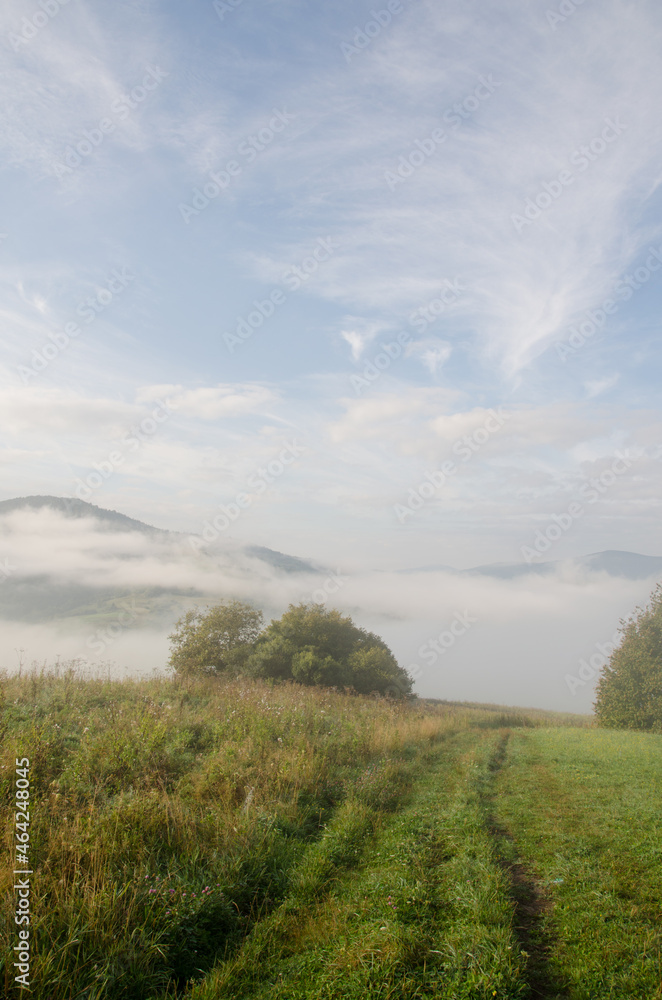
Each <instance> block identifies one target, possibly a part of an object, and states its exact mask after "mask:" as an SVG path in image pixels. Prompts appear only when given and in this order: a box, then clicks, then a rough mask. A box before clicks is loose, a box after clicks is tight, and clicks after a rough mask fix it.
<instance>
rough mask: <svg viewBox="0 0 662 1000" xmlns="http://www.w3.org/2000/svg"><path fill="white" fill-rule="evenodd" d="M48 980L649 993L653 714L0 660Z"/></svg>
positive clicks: (83, 994)
mask: <svg viewBox="0 0 662 1000" xmlns="http://www.w3.org/2000/svg"><path fill="white" fill-rule="evenodd" d="M1 698H2V704H1V709H2V715H1V722H0V728H1V731H2V750H1V757H2V759H1V760H0V789H1V791H2V795H1V797H0V798H1V803H2V830H3V837H4V846H5V847H6V854H5V856H6V857H7V858H9V859H10V861H11V864H10V865H8V866H6V868H5V870H4V871H3V873H2V885H1V887H0V891H1V892H2V897H3V900H4V903H5V904H6V905H4V906H3V915H2V953H1V959H0V960H1V962H2V965H1V967H0V984H2V985H3V988H4V995H6V996H7V997H8V998H11V1000H14V998H17V997H19V996H21V995H23V996H24V995H26V993H25V992H24V991H23V990H21V988H20V987H19V986H18V985H17V984H16V983H15V982H14V975H15V970H14V966H13V963H14V961H15V957H14V947H15V945H16V944H17V942H18V937H17V934H18V928H17V927H16V925H15V924H14V919H13V914H14V910H15V906H16V901H15V900H16V896H15V890H14V889H13V888H12V887H13V885H14V881H13V880H14V875H13V866H14V858H15V838H14V820H15V799H14V796H15V790H16V785H15V761H16V759H19V760H20V759H22V758H28V759H29V760H30V824H29V831H30V848H29V851H30V854H29V860H30V865H31V871H32V874H31V876H30V881H31V903H30V906H31V910H30V913H31V924H30V947H31V957H30V985H31V995H32V996H34V997H36V998H39V1000H41V998H44V1000H120V998H122V1000H166V998H167V1000H176V998H177V1000H212V998H243V997H246V998H255V1000H257V998H260V1000H272V998H273V1000H275V998H281V1000H286V998H287V1000H313V998H315V1000H327V998H328V1000H336V998H337V1000H340V998H348V1000H352V998H357V1000H358V998H359V997H361V998H363V997H375V998H376V997H379V998H383V1000H388V998H414V997H416V998H430V1000H432V998H448V1000H451V998H453V1000H464V998H480V1000H483V998H486V1000H489V998H493V997H500V998H519V997H521V998H526V997H547V998H553V997H569V998H574V1000H584V998H585V1000H589V998H590V1000H598V998H599V1000H603V998H613V1000H620V998H626V997H627V998H641V1000H652V998H655V997H662V975H661V965H660V945H661V938H662V934H661V931H660V927H661V926H662V924H661V921H660V917H661V916H662V912H661V910H662V907H661V906H660V899H661V898H662V838H661V834H662V804H661V803H662V795H661V794H660V793H661V792H662V736H660V735H650V734H642V733H628V732H620V731H619V732H616V731H612V730H601V729H597V728H595V727H594V726H593V724H592V721H591V719H589V718H587V717H580V716H570V715H567V716H564V715H560V714H554V713H545V712H542V711H535V710H522V709H507V708H501V707H498V706H486V705H468V704H463V705H454V704H448V703H444V702H436V703H431V702H425V701H419V700H413V701H408V702H393V701H390V700H387V699H380V698H374V697H358V696H354V695H350V694H345V693H339V692H336V691H331V690H327V689H319V688H306V687H301V686H298V685H295V684H281V685H274V684H269V683H265V682H256V681H248V680H238V681H237V680H219V679H218V678H208V679H191V678H188V679H179V680H177V679H169V678H166V677H155V678H153V679H151V680H143V681H130V680H123V681H112V680H109V679H108V678H106V679H103V678H100V677H99V678H96V679H90V678H87V679H86V678H85V677H83V676H82V675H81V674H80V673H78V672H77V671H76V669H75V668H74V667H73V666H72V667H67V666H65V667H62V668H59V669H58V670H47V669H33V670H32V671H30V672H28V673H25V672H24V673H23V674H22V676H20V677H18V676H12V677H9V676H5V677H3V678H2V683H1Z"/></svg>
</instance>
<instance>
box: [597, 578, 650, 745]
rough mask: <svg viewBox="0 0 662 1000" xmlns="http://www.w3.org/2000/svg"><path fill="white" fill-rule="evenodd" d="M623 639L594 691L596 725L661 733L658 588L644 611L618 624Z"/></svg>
mask: <svg viewBox="0 0 662 1000" xmlns="http://www.w3.org/2000/svg"><path fill="white" fill-rule="evenodd" d="M621 630H622V633H623V639H622V641H621V644H620V646H619V647H618V648H617V649H616V650H615V651H614V653H613V654H612V656H611V659H610V661H609V663H608V664H607V666H606V667H605V668H604V670H603V672H602V674H601V676H600V680H599V681H598V686H597V690H596V701H595V712H596V716H597V718H598V722H599V723H600V724H601V725H603V726H609V727H611V728H615V729H644V730H656V731H662V585H660V584H658V586H657V588H656V589H655V591H654V592H653V594H652V595H651V600H650V603H649V605H648V606H647V607H646V608H637V609H636V611H635V612H634V614H633V615H631V616H630V618H629V619H627V620H625V621H622V622H621Z"/></svg>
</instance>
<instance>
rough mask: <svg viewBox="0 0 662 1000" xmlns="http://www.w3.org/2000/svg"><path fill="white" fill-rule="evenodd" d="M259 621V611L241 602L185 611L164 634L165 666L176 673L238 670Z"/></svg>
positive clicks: (250, 645)
mask: <svg viewBox="0 0 662 1000" xmlns="http://www.w3.org/2000/svg"><path fill="white" fill-rule="evenodd" d="M263 624H264V618H263V615H262V612H261V611H257V610H256V609H255V608H253V607H251V605H250V604H244V603H243V602H242V601H227V602H226V603H225V604H219V605H217V606H216V607H214V608H207V609H206V613H205V612H204V611H202V610H200V609H199V608H194V609H193V610H191V611H187V612H186V614H185V615H183V617H182V618H180V619H179V620H178V621H177V622H176V623H175V631H174V632H172V634H171V635H169V636H168V638H169V639H170V640H171V643H172V650H171V653H170V660H169V661H168V662H169V666H171V667H172V668H173V669H174V670H175V671H176V673H178V674H204V673H208V674H221V673H227V672H228V671H235V672H237V673H239V672H241V670H242V668H243V666H244V664H245V663H246V660H247V658H248V656H249V654H250V652H251V650H252V648H253V643H254V642H255V640H256V639H257V637H258V635H259V634H260V632H261V630H262V626H263Z"/></svg>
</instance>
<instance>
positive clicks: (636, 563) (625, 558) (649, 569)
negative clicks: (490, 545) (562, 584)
mask: <svg viewBox="0 0 662 1000" xmlns="http://www.w3.org/2000/svg"><path fill="white" fill-rule="evenodd" d="M567 566H571V567H575V568H577V569H580V570H584V571H585V572H588V573H607V574H608V575H609V576H617V577H621V578H624V579H626V580H648V579H649V578H651V577H655V576H659V577H662V556H644V555H641V554H640V553H638V552H625V551H621V550H618V549H606V550H605V551H604V552H592V553H591V554H590V555H587V556H578V557H576V558H574V559H555V560H550V561H548V562H540V563H488V564H487V565H485V566H474V567H472V568H471V569H453V568H452V567H450V566H445V565H435V566H422V567H419V568H418V569H414V570H407V571H406V572H408V573H434V572H436V573H454V574H457V575H458V576H490V577H496V578H497V579H500V580H514V579H516V578H517V577H519V576H547V575H550V574H553V573H557V572H558V571H559V570H560V569H562V568H563V567H567Z"/></svg>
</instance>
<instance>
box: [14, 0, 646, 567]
mask: <svg viewBox="0 0 662 1000" xmlns="http://www.w3.org/2000/svg"><path fill="white" fill-rule="evenodd" d="M561 7H563V10H564V11H568V10H572V11H574V12H572V13H570V14H568V13H566V14H563V15H559V16H557V15H555V12H557V13H558V11H559V10H560V9H561ZM373 11H376V12H377V14H378V15H379V17H378V19H377V20H376V19H375V16H374V14H373V13H371V12H373ZM661 36H662V11H660V8H659V6H658V5H656V4H655V3H653V2H645V0H644V2H640V3H637V4H636V5H635V4H632V3H627V2H623V0H605V2H602V3H600V4H598V3H596V2H590V0H587V2H586V3H582V4H577V5H575V6H573V4H572V3H569V4H568V3H566V4H565V5H561V4H560V3H559V4H557V3H555V2H552V0H545V2H532V3H529V4H526V5H522V4H521V3H515V2H507V0H497V2H489V3H488V2H486V0H480V2H462V3H460V2H459V0H457V2H455V0H452V2H450V3H447V4H444V5H440V4H437V3H433V2H423V0H418V2H407V0H402V3H397V2H395V0H394V2H393V3H392V4H391V7H390V8H389V7H388V4H386V3H383V4H382V3H378V4H376V5H375V4H374V3H360V4H357V3H356V2H353V3H348V2H347V3H346V2H342V0H339V2H337V3H334V4H332V5H322V4H318V5H313V4H310V3H305V2H298V0H278V2H275V0H274V2H268V0H241V2H240V3H238V4H235V5H231V4H222V3H217V4H216V6H214V4H213V3H211V2H209V3H206V2H205V3H196V4H191V5H183V4H175V3H166V2H163V0H161V2H124V3H110V2H104V0H101V2H97V3H94V4H92V3H86V2H84V0H69V2H68V3H65V4H62V5H60V4H58V2H57V0H43V4H42V6H40V5H39V3H36V2H35V3H29V4H26V3H24V2H19V0H6V2H5V4H4V5H3V13H2V22H1V25H0V44H1V45H2V46H3V55H4V59H5V64H6V66H7V67H8V72H6V74H5V75H4V76H3V78H2V82H1V83H0V87H1V88H2V90H3V93H2V95H1V96H2V107H3V119H2V125H1V128H0V143H1V146H2V149H1V157H2V159H1V162H2V191H3V199H2V200H3V207H2V213H1V215H0V232H1V233H2V239H1V240H0V260H1V261H2V264H3V267H2V284H1V286H0V295H1V299H0V322H1V324H2V333H3V336H2V354H1V355H0V379H1V380H2V388H3V392H2V401H1V402H0V407H1V408H2V414H1V417H2V421H1V424H0V426H1V427H2V431H1V435H0V445H1V450H0V461H1V462H2V472H3V484H4V485H3V496H5V497H11V496H18V495H23V494H29V493H51V494H56V495H76V493H77V492H78V495H81V496H82V497H83V498H85V499H89V500H91V502H93V503H96V504H98V505H100V506H103V507H111V508H115V509H118V510H122V511H123V512H125V513H127V514H130V515H132V516H134V517H139V518H142V519H143V520H146V521H148V522H150V523H155V524H158V525H159V526H162V527H171V528H177V529H180V530H185V531H201V530H202V528H203V525H204V523H205V521H207V520H209V519H211V518H213V517H215V516H218V512H219V511H222V510H223V509H227V508H228V505H231V504H233V503H235V502H236V500H237V496H238V495H242V496H245V497H246V496H247V497H248V498H249V501H248V502H247V503H246V504H245V506H243V507H242V508H241V514H240V515H239V516H238V517H237V518H236V519H235V520H234V521H233V522H232V523H231V524H230V525H229V527H228V528H227V530H226V531H225V535H224V537H226V536H227V538H228V540H231V541H233V542H240V543H255V544H262V545H268V546H270V547H272V548H275V549H279V550H281V551H286V552H290V553H292V554H296V555H301V556H307V557H312V558H316V559H318V560H320V561H326V562H330V561H332V560H334V559H342V560H344V561H345V563H346V564H352V563H353V564H356V565H362V566H370V567H374V568H382V569H399V568H404V567H407V566H420V565H426V564H433V563H444V564H450V565H454V566H458V567H464V566H470V565H475V564H478V563H484V562H490V561H496V560H503V561H519V560H521V559H522V558H523V557H524V555H523V553H524V550H525V549H526V547H527V546H528V548H529V549H530V548H531V546H532V544H533V539H534V538H535V537H538V536H536V531H542V532H543V534H545V532H547V530H548V528H549V526H550V525H553V524H558V522H559V520H560V521H561V522H563V520H564V518H565V517H566V516H567V510H568V507H569V505H570V504H571V503H573V502H579V500H580V499H581V495H582V494H581V491H582V488H583V487H586V484H587V483H589V482H590V481H591V479H595V478H596V477H600V476H603V477H605V478H604V479H603V480H600V482H601V484H603V485H604V490H600V492H599V496H598V499H597V500H596V501H595V502H593V503H588V504H584V509H583V510H582V513H581V514H580V515H578V516H577V517H571V523H570V526H569V527H568V528H567V529H565V528H561V529H560V532H561V533H560V536H559V537H558V538H555V537H554V538H552V539H551V542H552V544H551V545H550V547H549V549H548V550H545V558H562V557H565V556H572V555H580V554H583V553H587V552H592V551H596V550H600V549H606V548H622V549H633V550H635V551H640V552H648V553H655V554H657V553H660V552H662V544H661V542H662V539H660V519H659V516H658V514H659V505H660V500H659V497H660V495H661V490H660V487H661V486H662V475H661V473H662V464H661V456H662V425H661V420H660V413H659V393H658V384H659V361H660V338H659V330H660V308H659V306H660V289H661V287H662V285H661V281H662V201H661V194H660V184H659V181H660V162H661V160H660V150H661V143H660V139H661V133H660V123H661V116H662V111H661V110H660V102H659V94H660V85H661V83H662V81H661V79H660V77H661V75H662V68H661V66H660V61H659V52H660V49H661V47H662V46H661V42H662V37H661ZM78 161H80V162H78ZM212 174H215V175H216V177H217V178H220V179H221V183H223V184H224V189H223V190H222V191H219V193H218V194H215V193H214V185H215V184H216V186H217V187H218V182H213V181H212V179H211V177H212ZM210 185H211V187H210ZM196 190H197V191H198V192H202V194H200V193H199V194H198V195H197V196H196V194H195V192H196ZM205 190H206V191H207V192H208V193H209V192H212V194H213V196H212V197H210V198H209V199H208V203H207V204H205V200H207V196H206V195H205V193H204V192H205ZM196 198H197V200H194V199H196ZM196 205H197V206H198V207H197V208H196V209H195V213H194V212H192V211H191V209H192V208H193V207H194V206H196ZM184 206H188V208H186V207H184ZM527 211H528V216H527ZM655 253H657V254H658V255H659V257H656V256H655ZM658 267H659V268H660V270H659V271H658ZM296 269H298V271H297V270H296ZM297 273H298V274H300V275H301V277H300V278H299V279H297V280H298V282H299V287H296V285H297V281H295V279H294V277H293V276H295V275H296V274H297ZM89 300H91V304H90V302H89ZM265 303H266V304H265ZM90 310H92V311H90ZM265 313H270V315H266V317H265V315H264V314H265ZM590 316H592V318H590ZM88 320H89V321H88ZM242 323H243V324H248V326H245V325H244V326H242V325H241V324H242ZM71 324H74V326H73V327H72V326H71ZM582 324H583V326H582ZM238 327H239V328H240V329H243V330H244V331H245V330H246V329H248V330H249V331H251V333H250V336H248V337H247V338H246V339H244V340H242V339H241V338H240V337H238V336H237V333H236V331H237V328H238ZM573 328H574V329H575V330H576V331H578V332H575V333H574V334H573V333H572V330H573ZM67 329H69V331H70V333H71V331H72V330H74V331H75V333H73V334H71V335H69V334H67V333H66V331H67ZM582 331H583V332H582ZM571 336H572V337H574V340H572V341H571V340H570V339H569V338H570V337H571ZM67 338H68V339H69V341H70V342H69V343H67ZM398 338H400V339H398ZM45 345H50V346H49V347H48V349H47V354H50V355H51V357H50V358H46V361H45V363H44V361H43V359H44V354H43V351H44V347H45ZM384 345H385V346H384ZM573 345H574V346H573ZM40 358H41V359H42V360H41V361H40V360H39V359H40ZM159 401H161V403H163V402H165V403H166V404H167V406H166V407H165V408H164V409H162V410H159V418H160V417H161V416H163V415H164V414H165V417H164V419H163V420H160V419H159V420H156V419H155V418H154V417H153V416H152V414H153V411H154V409H155V407H158V406H160V405H161V403H159ZM494 414H497V417H498V416H499V415H501V417H502V419H501V420H498V419H497V418H495V416H494ZM136 428H137V429H138V430H137V431H136ZM467 436H468V437H469V439H470V444H469V449H470V451H469V454H470V457H469V458H468V459H467V460H466V461H465V460H464V458H463V457H462V453H461V449H462V447H463V446H462V441H466V438H467ZM130 439H131V440H133V441H136V440H137V441H138V444H137V445H135V446H134V445H133V444H131V443H128V442H129V440H130ZM287 446H296V449H297V454H298V457H297V458H296V460H295V461H293V462H292V463H290V464H287V465H283V467H282V469H281V471H277V472H276V473H275V474H272V475H271V476H270V480H271V481H270V482H269V483H268V489H264V490H262V491H261V492H256V491H255V488H254V487H251V486H250V483H251V482H252V483H253V484H254V483H255V482H256V479H255V477H256V475H257V476H258V479H259V473H258V472H257V470H259V469H260V468H268V467H269V463H272V466H271V467H272V469H276V470H278V463H279V461H280V460H279V455H281V453H282V451H283V449H284V448H285V447H287ZM464 447H465V448H466V447H467V445H466V444H465V445H464ZM113 455H114V456H116V457H115V458H113V459H111V457H110V456H113ZM623 455H625V456H627V463H629V464H626V465H625V466H618V468H619V469H622V471H618V472H616V471H614V467H615V463H618V462H619V461H622V458H620V459H619V456H623ZM117 456H119V458H117ZM448 462H451V463H453V466H454V467H453V470H452V472H449V473H448V474H446V475H443V473H442V472H441V470H442V468H443V466H444V463H448ZM274 463H275V464H274ZM281 464H282V463H281ZM99 468H100V469H101V470H102V471H101V472H100V471H99ZM109 468H110V469H111V471H110V472H109V473H107V470H108V469H109ZM449 468H450V467H449ZM106 473H107V474H106ZM440 476H442V477H443V482H441V480H440ZM430 477H431V478H430ZM438 482H440V483H441V484H440V485H438V486H437V485H436V483H438ZM427 483H431V484H432V486H427V485H426V487H425V489H422V487H423V485H424V484H427ZM81 484H82V485H81ZM424 494H430V495H424ZM416 497H418V498H419V500H420V501H421V502H420V505H419V503H418V500H417V499H416ZM412 498H413V499H412ZM221 505H224V507H221ZM408 505H409V506H408ZM403 507H404V508H405V513H403ZM224 530H225V529H224ZM551 534H552V535H555V534H556V532H555V531H552V532H551ZM548 540H549V538H548ZM534 551H535V550H534ZM538 555H539V553H538V554H537V555H536V558H538Z"/></svg>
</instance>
